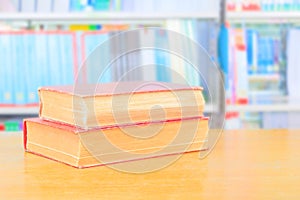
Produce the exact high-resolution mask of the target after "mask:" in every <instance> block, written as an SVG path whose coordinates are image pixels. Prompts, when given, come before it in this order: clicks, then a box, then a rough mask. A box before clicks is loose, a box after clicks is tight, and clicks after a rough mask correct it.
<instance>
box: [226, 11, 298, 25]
mask: <svg viewBox="0 0 300 200" xmlns="http://www.w3.org/2000/svg"><path fill="white" fill-rule="evenodd" d="M227 19H228V20H229V21H230V22H231V23H232V22H239V23H257V24H265V23H293V22H295V23H297V22H299V20H300V11H275V12H266V11H239V12H238V11H237V12H233V11H229V12H228V13H227Z"/></svg>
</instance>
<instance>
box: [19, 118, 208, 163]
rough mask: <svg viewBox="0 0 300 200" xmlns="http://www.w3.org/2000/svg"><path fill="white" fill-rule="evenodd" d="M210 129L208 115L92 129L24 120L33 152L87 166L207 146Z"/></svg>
mask: <svg viewBox="0 0 300 200" xmlns="http://www.w3.org/2000/svg"><path fill="white" fill-rule="evenodd" d="M207 133H208V118H205V117H193V118H185V119H174V120H167V121H156V122H146V123H145V122H144V123H136V124H128V125H122V126H109V127H99V128H93V129H81V128H79V127H75V126H69V125H65V124H60V123H57V122H52V121H45V120H42V119H39V118H32V119H26V120H24V147H25V150H26V151H27V152H30V153H33V154H37V155H40V156H43V157H46V158H49V159H52V160H55V161H58V162H61V163H64V164H67V165H70V166H73V167H76V168H88V167H93V166H101V165H111V164H116V163H122V162H129V161H136V160H144V159H150V158H157V157H162V156H170V155H177V154H183V153H187V152H194V151H201V150H206V149H205V143H206V139H207Z"/></svg>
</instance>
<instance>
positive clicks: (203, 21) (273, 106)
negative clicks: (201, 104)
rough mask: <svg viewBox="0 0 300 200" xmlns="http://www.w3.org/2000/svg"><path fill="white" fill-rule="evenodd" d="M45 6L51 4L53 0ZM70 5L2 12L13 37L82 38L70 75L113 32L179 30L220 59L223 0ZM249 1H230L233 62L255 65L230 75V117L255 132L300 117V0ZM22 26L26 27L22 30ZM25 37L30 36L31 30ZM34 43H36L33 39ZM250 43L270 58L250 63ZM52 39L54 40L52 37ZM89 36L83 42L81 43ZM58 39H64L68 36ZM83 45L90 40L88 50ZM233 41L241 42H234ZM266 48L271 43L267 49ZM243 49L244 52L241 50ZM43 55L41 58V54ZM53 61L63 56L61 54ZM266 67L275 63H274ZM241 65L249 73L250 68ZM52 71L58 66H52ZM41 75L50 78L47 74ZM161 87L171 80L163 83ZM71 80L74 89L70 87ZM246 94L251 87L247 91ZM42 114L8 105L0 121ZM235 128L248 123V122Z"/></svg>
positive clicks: (135, 0) (261, 57) (132, 0)
mask: <svg viewBox="0 0 300 200" xmlns="http://www.w3.org/2000/svg"><path fill="white" fill-rule="evenodd" d="M13 2H16V1H13ZM17 2H20V1H17ZM36 2H42V1H41V0H40V1H36ZM45 2H48V3H49V1H45ZM52 2H54V4H55V3H57V2H60V1H54V0H52ZM62 2H64V5H67V4H66V3H68V5H71V4H72V5H73V7H70V6H69V7H65V10H63V11H59V12H58V11H55V10H53V8H52V10H50V9H48V10H47V11H45V12H43V11H42V10H33V11H31V12H23V11H22V9H21V8H20V7H18V6H17V7H16V8H14V9H11V10H10V11H9V12H0V23H1V24H8V25H7V26H8V27H9V28H8V29H7V30H8V31H11V30H12V29H13V30H14V31H15V30H17V31H20V29H21V30H22V31H24V30H25V31H28V29H29V32H30V31H37V32H39V31H41V30H40V29H41V27H42V32H43V31H45V32H47V31H53V30H54V31H56V30H59V31H63V32H69V33H70V34H71V35H72V33H75V36H74V37H75V38H73V39H74V41H75V46H77V47H76V48H77V54H76V57H78V60H76V61H74V60H73V63H69V64H68V67H67V68H68V70H69V71H65V72H64V74H74V73H75V72H74V71H76V70H77V69H78V67H79V66H80V62H81V61H82V60H83V55H88V54H89V53H90V52H91V50H92V49H94V48H95V44H92V43H93V42H92V41H95V42H94V43H97V44H99V43H102V42H103V41H105V40H107V39H108V38H109V36H111V35H112V34H110V33H112V32H119V31H122V30H125V31H127V30H131V29H135V28H141V27H142V28H143V27H151V26H158V27H164V28H167V29H171V30H174V31H176V32H180V33H182V34H185V35H187V36H189V37H190V38H192V39H194V40H196V41H197V40H198V41H197V42H199V43H201V45H203V46H204V47H205V49H206V50H207V51H208V54H209V55H210V56H211V57H212V60H214V61H217V40H218V39H217V38H218V33H219V29H218V28H219V20H220V14H219V9H220V8H219V7H218V5H219V3H220V2H219V1H214V3H207V1H203V0H201V1H196V0H190V1H189V4H188V3H187V5H190V7H188V6H183V5H182V6H178V5H181V4H180V3H179V1H178V2H177V1H173V2H172V1H170V0H169V1H166V2H168V3H169V5H172V6H166V5H167V4H162V3H159V5H156V4H155V3H154V2H155V1H152V0H148V1H143V0H129V1H125V0H124V1H121V0H119V1H118V0H116V1H115V0H111V1H105V0H102V1H94V2H102V3H101V5H100V6H99V5H96V4H95V5H88V3H87V2H88V1H87V2H85V4H86V5H79V4H80V1H73V0H72V1H62ZM74 2H75V4H74ZM82 2H84V1H82ZM82 2H81V3H82ZM91 2H92V1H91ZM125 2H127V3H125ZM199 2H200V3H199ZM201 2H202V3H203V2H204V4H202V6H200V5H201ZM212 2H213V1H212ZM249 2H250V1H235V0H228V1H227V13H226V15H227V16H226V19H227V21H228V23H229V24H230V26H229V33H231V34H230V35H233V36H234V37H235V38H234V39H233V40H230V39H229V44H231V47H230V48H231V49H232V51H234V56H233V57H234V58H236V57H237V56H242V57H243V56H244V57H243V58H242V59H244V58H246V59H247V60H246V63H245V62H244V61H245V60H243V62H242V63H236V64H235V65H236V66H235V68H234V67H233V68H231V69H230V70H231V71H232V74H231V75H230V76H229V78H231V79H232V80H231V81H232V83H231V91H227V93H228V94H229V96H230V103H229V105H227V107H226V110H227V112H228V113H238V115H236V114H233V115H230V116H231V117H229V118H235V119H234V120H237V118H239V119H240V121H243V122H245V121H249V122H251V123H252V125H253V124H254V125H253V127H265V126H264V125H263V120H264V119H265V118H266V117H265V115H266V116H267V115H269V114H271V115H272V113H293V114H297V113H300V103H298V102H295V101H293V102H292V103H289V100H287V99H290V98H293V95H290V93H291V92H290V91H289V86H288V85H289V83H288V81H289V79H288V76H289V74H291V73H292V74H293V71H292V72H289V71H288V69H290V68H296V67H297V65H295V63H294V64H293V66H294V67H291V66H292V64H291V63H289V57H288V56H287V54H288V51H290V50H289V49H288V46H289V45H288V42H290V43H295V44H297V41H296V40H295V38H296V37H297V34H299V35H298V36H299V37H300V33H295V34H294V36H293V37H292V39H294V40H295V42H291V41H288V39H287V38H290V37H289V35H290V32H293V31H294V32H297V31H296V30H297V28H298V24H299V23H300V6H299V5H298V4H300V3H298V2H296V1H294V2H296V3H295V4H292V3H291V2H292V1H272V2H273V4H274V5H271V3H270V2H271V1H251V2H254V3H253V4H249ZM176 4H177V5H176ZM206 4H209V5H206ZM74 5H75V6H74ZM0 8H1V7H0ZM30 9H33V8H30ZM2 10H3V9H2ZM207 24H208V25H207ZM195 25H196V26H197V28H196V29H193V30H192V29H191V30H187V28H186V27H193V26H195ZM18 27H21V28H19V29H18ZM199 27H202V28H199ZM101 31H103V32H101ZM87 32H90V33H92V32H95V33H96V32H97V33H98V35H97V34H93V36H92V35H89V34H86V33H87ZM57 33H58V32H57ZM23 34H25V35H26V32H24V33H23ZM202 34H203V35H205V36H203V38H200V39H199V38H196V36H197V35H202ZM158 35H159V34H158ZM207 35H208V36H207ZM156 36H157V35H155V36H153V35H152V36H151V38H152V39H151V40H153V42H161V41H166V40H168V38H166V37H164V36H161V35H160V36H161V37H158V39H157V38H155V37H156ZM26 37H27V38H28V37H30V34H29V35H27V36H26ZM59 37H61V36H59ZM72 37H73V36H72ZM193 37H194V38H193ZM249 37H252V38H255V40H256V43H254V42H253V41H252V42H251V45H252V47H253V44H254V47H255V48H256V50H259V49H262V47H263V46H264V48H263V51H265V52H268V53H267V54H262V53H261V52H260V53H257V52H256V54H259V55H258V56H257V58H254V56H253V55H250V56H252V58H250V56H249V55H248V52H249V51H252V53H253V49H252V50H249V49H247V47H249V46H250V45H249V44H250V42H249ZM49 38H50V40H51V37H50V36H49ZM49 38H48V39H49ZM82 38H83V40H81V39H82ZM73 39H72V40H73ZM40 40H41V41H43V38H42V39H41V38H39V39H38V40H37V41H36V42H38V41H40ZM58 40H59V41H61V40H62V38H60V39H58ZM74 41H73V43H74ZM82 41H84V45H83V43H82ZM232 41H233V43H230V42H232ZM241 41H242V42H241ZM27 42H28V41H27ZM71 43H72V41H71V40H70V41H69V44H66V45H69V46H70V45H71ZM260 44H263V45H261V46H259V45H260ZM53 45H54V43H53ZM55 45H58V44H55ZM55 45H54V46H53V47H54V48H53V49H57V48H65V49H66V48H67V47H66V46H64V45H63V46H62V47H61V46H55ZM73 45H74V44H73ZM82 46H85V47H86V49H84V50H83V49H81V47H82ZM55 47H56V48H55ZM16 48H18V47H16ZM47 48H48V47H47ZM236 49H238V51H237V50H236ZM270 49H275V50H276V52H275V53H274V52H273V51H272V52H271V50H270ZM35 51H37V52H38V51H39V49H37V50H35ZM83 51H84V52H83ZM52 53H53V52H52ZM57 53H58V52H57ZM261 54H262V55H261ZM271 54H272V55H273V58H272V59H273V60H272V59H271V58H270V56H271ZM53 56H57V55H55V53H53ZM70 56H71V55H68V56H65V57H69V58H70ZM162 56H163V55H158V56H157V57H160V58H161V57H162ZM157 57H156V58H157ZM266 57H267V58H266ZM242 59H238V60H242ZM250 60H252V61H250ZM253 60H254V61H253ZM259 60H262V63H260V64H259V63H258V62H260V61H259ZM167 61H168V59H166V60H163V61H162V62H161V64H164V63H166V62H167ZM30 62H32V61H30ZM133 62H136V61H133ZM169 62H170V61H169ZM253 62H257V64H256V65H255V64H253ZM264 62H268V64H265V63H264ZM40 64H42V63H40ZM299 64H300V60H299ZM299 64H298V65H299ZM237 66H239V67H237ZM240 66H246V67H245V68H242V67H240ZM288 66H289V67H288ZM48 68H50V67H49V66H48ZM241 68H242V70H241ZM53 70H54V71H55V70H56V73H57V72H58V70H59V69H53ZM240 71H242V72H240ZM41 73H44V74H47V72H45V71H44V72H41ZM239 73H241V74H239ZM295 73H296V72H295ZM63 77H64V76H63V75H62V77H61V78H60V79H61V81H62V80H63V79H66V78H63ZM234 77H240V78H239V79H242V80H235V79H234ZM70 78H74V77H73V76H71V77H70V76H67V79H68V80H70ZM109 80H114V79H109ZM49 81H50V84H62V83H63V82H59V81H58V82H56V81H54V82H53V83H51V80H49ZM160 81H164V80H163V79H160ZM66 82H68V83H70V81H66ZM41 84H47V83H43V82H41V83H40V85H41ZM299 84H300V83H299ZM33 88H34V87H33ZM245 88H246V89H247V91H246V92H245ZM240 99H242V103H241V102H239V100H240ZM245 100H246V101H245ZM31 103H32V102H31ZM212 111H213V108H212V106H211V105H208V106H207V107H206V110H205V112H207V113H209V112H212ZM37 113H38V108H37V107H27V106H16V107H0V115H3V116H5V115H9V116H13V115H36V114H37ZM232 116H233V117H232ZM268 117H269V116H268ZM269 118H271V117H269ZM269 118H268V119H269ZM234 123H235V124H241V122H234ZM230 126H231V125H229V126H228V127H229V128H230ZM232 127H233V128H234V127H238V128H240V127H241V125H233V126H232ZM242 127H243V126H242ZM245 127H248V126H245Z"/></svg>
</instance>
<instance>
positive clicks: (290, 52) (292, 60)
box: [287, 29, 300, 100]
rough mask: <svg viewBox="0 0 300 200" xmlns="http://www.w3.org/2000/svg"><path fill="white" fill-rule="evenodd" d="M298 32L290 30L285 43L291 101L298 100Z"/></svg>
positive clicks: (299, 74) (299, 62)
mask: <svg viewBox="0 0 300 200" xmlns="http://www.w3.org/2000/svg"><path fill="white" fill-rule="evenodd" d="M299 43H300V30H299V29H291V30H290V31H289V33H288V42H287V89H288V94H289V97H290V99H291V100H293V99H300V93H299V85H300V79H299V77H300V68H299V64H300V57H299V47H298V45H299Z"/></svg>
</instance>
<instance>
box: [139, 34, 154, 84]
mask: <svg viewBox="0 0 300 200" xmlns="http://www.w3.org/2000/svg"><path fill="white" fill-rule="evenodd" d="M139 33H140V35H139V38H140V41H139V42H140V46H141V49H140V51H139V52H140V57H141V59H140V61H139V62H140V63H139V65H140V69H141V70H139V71H142V73H141V74H142V80H145V81H155V80H156V66H155V64H156V63H155V51H154V50H153V49H149V48H144V47H149V46H153V47H154V46H155V32H154V30H151V29H149V30H147V29H143V30H141V31H140V32H139Z"/></svg>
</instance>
